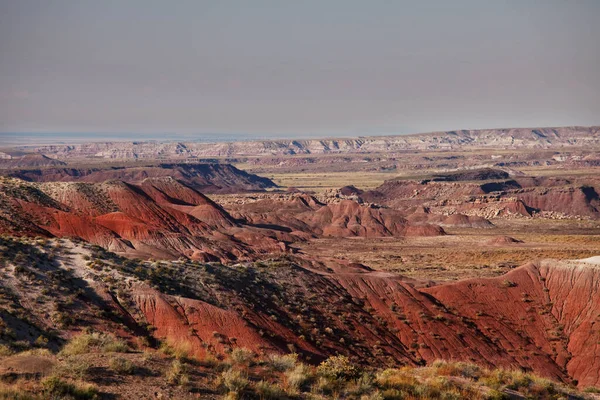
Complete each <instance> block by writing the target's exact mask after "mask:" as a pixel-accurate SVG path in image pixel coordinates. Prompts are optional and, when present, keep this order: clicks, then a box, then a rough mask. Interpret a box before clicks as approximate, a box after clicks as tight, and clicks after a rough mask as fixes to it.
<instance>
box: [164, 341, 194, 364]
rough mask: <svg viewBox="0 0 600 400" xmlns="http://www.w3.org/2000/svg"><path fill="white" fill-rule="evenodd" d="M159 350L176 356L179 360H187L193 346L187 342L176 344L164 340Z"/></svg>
mask: <svg viewBox="0 0 600 400" xmlns="http://www.w3.org/2000/svg"><path fill="white" fill-rule="evenodd" d="M159 351H160V352H162V353H163V354H165V355H168V356H171V357H175V358H176V359H178V360H186V359H188V358H189V356H190V353H191V352H192V346H191V344H190V343H187V342H182V343H175V344H169V343H166V342H163V343H161V344H160V348H159Z"/></svg>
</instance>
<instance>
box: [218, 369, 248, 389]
mask: <svg viewBox="0 0 600 400" xmlns="http://www.w3.org/2000/svg"><path fill="white" fill-rule="evenodd" d="M221 378H222V382H223V385H224V386H225V388H226V389H227V391H229V392H234V393H240V392H242V391H243V390H244V389H246V387H248V383H249V382H248V378H247V377H246V375H245V374H243V373H242V372H241V371H238V370H236V369H229V370H227V371H224V372H223V373H222V374H221Z"/></svg>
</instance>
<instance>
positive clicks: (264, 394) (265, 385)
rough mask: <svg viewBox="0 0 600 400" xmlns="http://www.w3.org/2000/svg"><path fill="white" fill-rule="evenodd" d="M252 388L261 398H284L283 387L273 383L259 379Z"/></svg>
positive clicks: (274, 399)
mask: <svg viewBox="0 0 600 400" xmlns="http://www.w3.org/2000/svg"><path fill="white" fill-rule="evenodd" d="M254 390H255V391H256V394H258V395H259V396H260V398H261V399H267V400H269V399H272V400H278V399H284V398H286V395H285V392H284V391H283V389H282V388H281V387H280V386H279V385H277V384H275V383H269V382H266V381H260V382H258V383H257V384H256V385H254Z"/></svg>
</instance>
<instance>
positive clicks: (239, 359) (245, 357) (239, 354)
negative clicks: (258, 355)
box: [229, 347, 254, 366]
mask: <svg viewBox="0 0 600 400" xmlns="http://www.w3.org/2000/svg"><path fill="white" fill-rule="evenodd" d="M229 358H230V359H231V362H232V364H234V365H239V366H249V365H250V364H251V363H252V361H253V360H254V353H253V352H252V350H248V349H246V348H243V347H236V348H235V349H233V350H232V351H231V354H230V355H229Z"/></svg>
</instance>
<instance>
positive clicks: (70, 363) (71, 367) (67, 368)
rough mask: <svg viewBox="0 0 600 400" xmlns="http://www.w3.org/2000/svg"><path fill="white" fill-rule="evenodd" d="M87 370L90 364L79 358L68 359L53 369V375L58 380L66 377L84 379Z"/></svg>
mask: <svg viewBox="0 0 600 400" xmlns="http://www.w3.org/2000/svg"><path fill="white" fill-rule="evenodd" d="M89 370H90V364H89V363H88V362H87V361H85V360H83V359H81V358H76V357H68V358H67V359H66V360H64V362H62V363H60V364H59V365H58V366H56V367H55V368H54V369H53V373H54V375H55V376H57V377H59V378H60V377H63V376H68V377H71V378H75V379H85V378H86V377H87V376H88V373H89Z"/></svg>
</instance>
